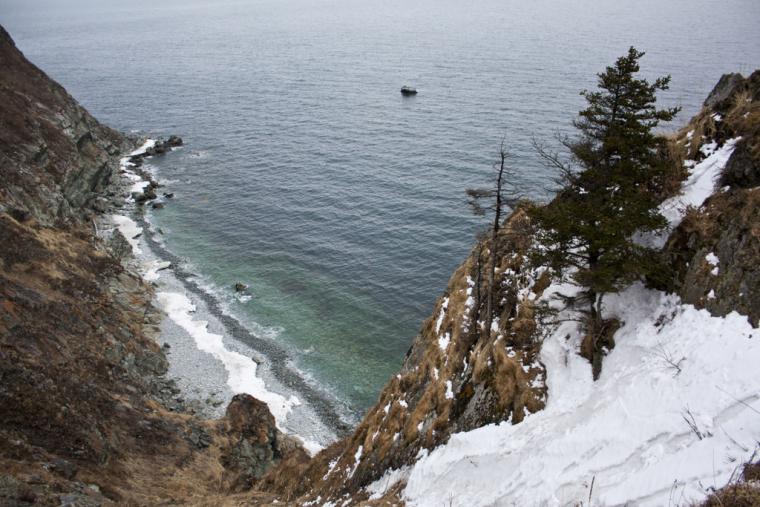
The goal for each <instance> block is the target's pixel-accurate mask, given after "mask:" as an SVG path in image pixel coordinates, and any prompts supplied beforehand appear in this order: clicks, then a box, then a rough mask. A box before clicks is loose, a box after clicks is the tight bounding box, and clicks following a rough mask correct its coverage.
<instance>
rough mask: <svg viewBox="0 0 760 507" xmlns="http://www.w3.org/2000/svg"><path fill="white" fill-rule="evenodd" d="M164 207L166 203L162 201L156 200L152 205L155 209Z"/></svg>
mask: <svg viewBox="0 0 760 507" xmlns="http://www.w3.org/2000/svg"><path fill="white" fill-rule="evenodd" d="M163 207H164V203H162V202H154V203H153V204H152V205H151V208H153V209H162V208H163Z"/></svg>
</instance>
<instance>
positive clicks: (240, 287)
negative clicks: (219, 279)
mask: <svg viewBox="0 0 760 507" xmlns="http://www.w3.org/2000/svg"><path fill="white" fill-rule="evenodd" d="M234 288H235V292H245V291H246V290H248V286H247V285H246V284H244V283H243V282H237V283H236V284H235V285H234Z"/></svg>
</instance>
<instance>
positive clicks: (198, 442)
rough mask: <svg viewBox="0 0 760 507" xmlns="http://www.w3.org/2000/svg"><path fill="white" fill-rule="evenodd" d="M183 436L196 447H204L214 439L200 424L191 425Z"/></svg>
mask: <svg viewBox="0 0 760 507" xmlns="http://www.w3.org/2000/svg"><path fill="white" fill-rule="evenodd" d="M185 438H186V439H187V441H188V442H190V444H192V445H193V446H194V447H195V448H196V449H206V448H207V447H208V446H210V445H211V444H212V443H213V441H214V439H213V438H211V435H209V434H208V432H207V431H206V430H204V429H203V428H201V427H200V426H191V427H190V428H189V431H188V432H187V433H186V434H185Z"/></svg>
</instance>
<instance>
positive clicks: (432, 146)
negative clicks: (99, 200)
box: [0, 0, 760, 419]
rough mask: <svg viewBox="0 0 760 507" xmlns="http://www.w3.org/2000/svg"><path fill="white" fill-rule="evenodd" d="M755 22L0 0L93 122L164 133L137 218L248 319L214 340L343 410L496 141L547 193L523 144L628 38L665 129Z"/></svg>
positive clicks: (747, 38)
mask: <svg viewBox="0 0 760 507" xmlns="http://www.w3.org/2000/svg"><path fill="white" fill-rule="evenodd" d="M759 19H760V3H759V2H757V1H756V0H727V1H723V2H714V1H708V0H666V1H663V0H637V1H627V0H614V1H613V0H576V1H567V2H565V1H558V0H555V1H549V0H536V1H530V2H528V1H516V0H479V1H468V0H418V1H415V2H408V1H399V0H386V1H369V0H254V1H243V0H237V1H232V0H217V1H197V0H182V1H178V0H167V1H162V2H153V1H145V0H136V1H129V2H123V1H97V2H96V1H82V0H77V1H67V2H57V1H56V2H52V1H48V2H43V1H35V0H23V1H22V0H12V1H11V0H0V23H2V24H3V25H4V26H5V27H6V28H7V29H8V30H9V31H10V33H11V34H12V35H13V36H14V38H15V40H16V42H17V44H18V46H19V47H20V48H21V50H22V51H24V52H25V54H26V55H27V57H29V58H30V59H31V60H32V61H33V62H34V63H36V64H37V65H39V66H40V67H41V68H42V69H43V70H45V71H46V72H47V73H48V74H50V75H51V76H52V77H53V78H54V79H56V80H58V81H59V82H60V83H62V84H63V85H64V86H65V87H66V88H67V89H68V90H69V92H71V93H72V94H73V95H74V97H75V98H77V99H78V100H79V101H80V102H81V103H82V104H83V105H84V106H85V107H87V108H88V109H89V110H90V111H91V112H92V113H93V114H94V115H95V116H96V117H97V118H99V119H100V120H101V121H103V122H105V123H107V124H109V125H111V126H113V127H115V128H118V129H121V130H123V131H127V132H129V131H135V132H139V133H142V134H145V135H152V136H155V135H164V136H166V135H168V134H177V135H180V136H182V137H183V138H184V140H185V143H186V144H185V146H184V147H183V148H182V149H180V150H177V151H175V152H173V153H172V154H170V155H167V156H164V157H161V158H158V157H156V158H154V159H151V160H150V161H149V165H150V166H151V167H152V169H153V170H154V171H155V172H156V174H157V175H158V177H159V178H160V180H161V181H162V183H163V184H164V185H165V187H164V188H163V189H160V190H161V191H162V192H172V193H174V194H175V198H174V199H172V200H167V204H166V207H165V208H163V209H160V210H153V211H149V212H148V214H147V217H146V218H147V220H148V221H150V222H151V223H152V224H153V227H154V229H155V230H159V229H160V231H161V234H160V236H161V248H164V249H165V250H166V252H168V253H167V255H171V256H173V258H174V259H175V260H178V261H179V262H180V263H181V264H182V266H183V269H184V270H186V272H190V273H192V274H193V276H192V277H190V278H192V282H193V283H194V284H195V286H196V289H197V290H198V291H205V294H206V297H208V298H211V299H210V300H209V301H211V300H213V301H215V303H213V304H212V305H211V306H212V307H213V306H214V305H218V306H219V307H220V308H223V310H224V311H225V312H227V313H228V314H229V315H232V316H234V319H235V322H237V323H239V324H240V326H241V327H242V328H244V329H245V332H244V333H243V332H239V333H233V332H231V331H227V332H228V334H229V336H227V339H237V338H235V336H238V337H240V338H239V339H240V340H243V341H245V340H248V338H246V336H249V337H254V338H251V340H254V339H256V340H263V341H264V342H266V343H268V344H271V346H272V347H274V348H273V349H272V350H275V349H276V350H277V351H278V352H277V353H273V354H272V355H271V356H270V360H271V361H275V362H276V363H277V365H275V366H277V367H278V368H280V369H283V371H285V370H287V371H288V372H290V373H289V374H295V375H298V376H299V378H300V379H302V381H303V382H306V383H307V384H308V385H310V386H312V387H314V389H317V390H319V392H320V393H321V395H323V396H324V397H326V398H327V399H328V400H330V403H332V404H334V405H335V406H337V407H340V410H342V412H343V413H344V415H345V416H346V417H347V418H349V419H350V418H352V417H353V418H354V419H355V418H356V417H358V416H359V415H360V414H361V413H362V412H363V411H364V410H366V408H367V407H369V406H370V405H371V404H372V403H373V402H374V401H375V399H376V397H377V394H378V392H379V390H380V388H381V387H382V385H383V384H384V383H385V382H386V381H387V380H388V378H389V377H390V376H391V375H393V374H394V373H395V372H396V371H397V370H398V368H399V366H400V364H401V361H402V360H403V357H404V353H405V352H406V350H407V349H408V348H409V346H410V344H411V342H412V340H413V339H414V336H415V334H416V332H417V331H418V330H419V328H420V326H421V324H422V321H423V319H424V318H426V317H427V316H428V315H429V314H430V312H431V310H432V308H433V304H434V302H435V299H436V298H437V297H438V296H439V295H440V294H441V293H442V291H443V289H444V288H445V286H446V283H447V280H448V278H449V276H450V275H451V273H452V272H453V271H454V269H455V268H456V266H457V265H458V264H459V263H460V262H461V261H462V260H463V259H464V258H465V256H466V255H467V254H468V251H469V249H470V248H471V245H472V243H473V238H474V235H475V233H476V231H478V230H479V228H482V227H484V226H485V224H486V222H485V221H484V219H482V218H478V217H474V216H472V215H470V213H469V211H468V209H467V207H466V204H465V199H464V190H465V188H467V187H471V186H482V185H487V184H488V182H489V175H490V174H491V173H490V171H491V164H492V163H493V162H494V160H495V155H496V151H497V148H498V145H499V143H500V142H501V140H502V139H503V140H504V141H505V143H506V145H507V147H508V148H509V150H510V153H511V156H510V158H509V165H510V168H511V169H512V171H513V174H512V175H510V182H512V183H514V185H515V186H516V188H517V189H518V190H519V192H520V193H521V194H522V195H523V196H525V197H529V198H533V199H539V200H540V199H545V198H547V197H549V196H550V195H551V190H552V188H551V176H552V175H551V172H550V171H549V170H548V169H547V168H546V167H544V166H543V165H542V164H541V162H540V160H539V157H537V156H536V154H535V151H534V150H533V148H532V147H531V142H532V140H533V139H534V138H537V139H540V140H543V141H546V142H549V143H552V142H553V140H554V139H555V136H556V135H557V134H560V135H561V134H567V133H572V128H571V121H572V120H573V118H574V116H575V115H576V114H577V112H578V110H579V109H581V108H582V107H583V99H582V97H580V95H579V91H580V90H582V89H584V88H593V87H594V86H595V85H596V78H595V73H597V72H600V71H602V70H603V69H604V67H605V66H606V65H610V64H612V63H613V62H614V59H615V58H616V57H618V56H620V55H623V54H625V53H626V51H627V49H628V47H629V46H630V45H635V46H636V47H637V48H639V49H641V50H645V51H647V55H646V56H645V57H644V58H643V59H642V62H641V63H642V66H643V74H644V75H646V76H648V77H656V76H659V75H663V74H672V76H673V81H672V86H671V90H670V91H668V92H666V93H663V94H662V102H663V103H664V104H667V105H679V106H682V107H683V112H682V113H681V115H680V118H679V119H678V121H677V122H676V125H674V126H672V127H673V128H675V127H677V126H679V125H681V124H683V123H684V122H685V121H686V120H687V119H688V117H689V116H690V115H692V114H694V113H695V112H696V111H697V110H698V108H699V106H700V104H701V101H702V100H703V99H704V97H705V96H706V94H707V93H708V92H709V91H710V89H711V87H712V86H713V85H714V83H715V82H716V81H717V80H718V78H719V77H720V75H721V74H722V73H725V72H736V71H740V72H744V73H745V74H747V73H749V72H751V71H752V70H753V69H754V68H756V67H760V30H757V21H758V20H759ZM402 85H410V86H414V87H416V88H417V89H418V90H419V94H418V95H417V96H415V97H408V98H407V97H402V96H401V94H400V93H399V89H400V87H401V86H402ZM236 282H242V283H245V284H247V285H248V286H249V289H248V294H247V295H246V297H241V296H240V295H237V296H236V295H235V293H234V291H233V289H232V286H233V284H235V283H236ZM188 318H189V317H188ZM223 328H224V326H222V325H220V327H219V332H220V333H224V332H226V331H224V329H223ZM246 333H247V334H246ZM251 343H253V341H252V342H251ZM258 343H263V342H258ZM248 345H250V344H248ZM248 345H246V346H248ZM265 348H266V347H265ZM272 358H273V359H272ZM263 359H264V360H265V361H266V360H267V356H266V354H264V358H263ZM281 363H282V364H281ZM283 375H284V376H285V377H287V375H285V374H283ZM284 383H285V384H288V382H287V381H285V382H284Z"/></svg>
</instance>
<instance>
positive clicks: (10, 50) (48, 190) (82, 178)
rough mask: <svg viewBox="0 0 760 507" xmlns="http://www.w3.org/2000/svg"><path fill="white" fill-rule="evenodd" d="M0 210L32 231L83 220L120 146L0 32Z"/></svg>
mask: <svg viewBox="0 0 760 507" xmlns="http://www.w3.org/2000/svg"><path fill="white" fill-rule="evenodd" d="M0 68H2V69H3V71H2V72H1V73H0V174H1V175H2V179H3V184H2V186H0V203H2V204H1V205H2V206H3V209H4V210H10V211H15V213H28V214H29V216H30V217H34V218H35V219H37V220H38V221H39V222H40V223H44V224H54V223H68V222H76V221H82V220H84V219H87V218H88V215H89V212H90V210H89V207H90V204H92V203H93V201H94V200H95V199H96V198H97V197H98V196H99V195H100V194H102V193H103V191H104V190H105V189H106V187H107V185H108V183H109V181H110V180H111V177H112V175H113V174H114V172H115V171H116V170H117V168H118V160H116V158H115V155H117V154H118V153H120V152H122V151H123V150H125V149H126V148H127V147H128V146H130V143H129V141H128V139H126V138H125V137H124V136H122V135H121V134H120V133H118V132H116V131H115V130H113V129H110V128H108V127H105V126H103V125H101V124H100V123H98V121H97V120H95V119H94V118H93V117H92V116H91V115H90V114H89V113H88V112H87V111H86V110H85V109H84V108H82V107H81V106H80V105H79V104H77V102H76V101H75V100H74V99H73V98H72V97H71V96H70V95H69V94H68V93H67V92H66V90H64V89H63V88H62V87H61V86H60V85H58V84H57V83H55V82H54V81H53V80H51V79H50V78H48V76H47V75H45V73H44V72H42V71H41V70H39V69H38V68H37V67H35V66H34V65H32V64H31V63H30V62H29V61H27V60H26V58H24V55H23V54H21V52H20V51H19V50H18V48H16V46H15V44H14V43H13V40H12V39H11V38H10V36H9V35H8V33H7V32H6V31H5V29H3V28H2V27H0Z"/></svg>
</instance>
